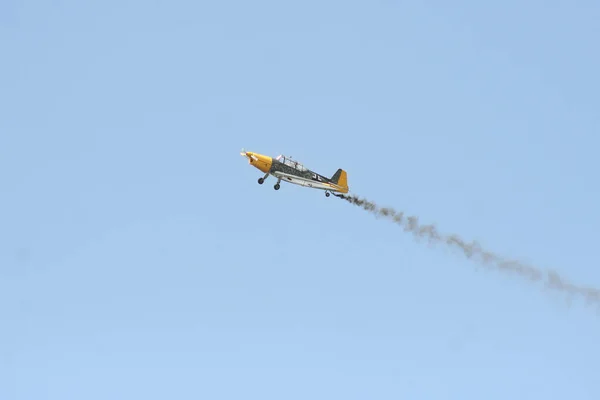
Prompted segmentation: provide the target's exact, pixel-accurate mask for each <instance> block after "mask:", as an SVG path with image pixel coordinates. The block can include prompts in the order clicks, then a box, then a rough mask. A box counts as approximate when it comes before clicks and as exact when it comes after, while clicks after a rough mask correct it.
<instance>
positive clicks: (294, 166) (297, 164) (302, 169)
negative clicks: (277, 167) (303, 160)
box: [275, 154, 308, 172]
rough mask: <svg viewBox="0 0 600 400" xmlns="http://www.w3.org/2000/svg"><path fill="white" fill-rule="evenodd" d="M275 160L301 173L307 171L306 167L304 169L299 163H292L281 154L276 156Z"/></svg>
mask: <svg viewBox="0 0 600 400" xmlns="http://www.w3.org/2000/svg"><path fill="white" fill-rule="evenodd" d="M275 159H276V160H277V161H279V162H282V163H284V164H285V165H287V166H289V167H292V168H295V169H297V170H298V171H302V172H304V171H308V169H306V167H304V165H302V164H300V163H299V162H297V161H294V160H292V159H291V158H289V157H286V156H284V155H282V154H280V155H278V156H277V157H276V158H275Z"/></svg>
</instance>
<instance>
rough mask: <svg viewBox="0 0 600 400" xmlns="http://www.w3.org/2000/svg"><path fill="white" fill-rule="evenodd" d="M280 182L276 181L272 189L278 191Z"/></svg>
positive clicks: (279, 180)
mask: <svg viewBox="0 0 600 400" xmlns="http://www.w3.org/2000/svg"><path fill="white" fill-rule="evenodd" d="M280 182H281V178H279V179H277V183H276V184H275V186H273V189H275V190H279V188H280V187H281V186H280V185H279V183H280Z"/></svg>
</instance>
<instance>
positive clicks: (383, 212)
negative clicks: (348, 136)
mask: <svg viewBox="0 0 600 400" xmlns="http://www.w3.org/2000/svg"><path fill="white" fill-rule="evenodd" d="M336 196H337V197H339V198H342V199H344V200H346V201H348V202H350V203H351V204H354V205H356V206H359V207H362V208H363V209H365V210H367V211H369V212H372V213H374V214H376V215H377V216H384V217H386V218H390V219H391V220H392V221H393V222H394V223H396V224H398V225H400V226H402V227H403V228H404V231H405V232H410V233H412V234H413V235H414V236H415V237H417V238H428V239H429V243H430V244H434V243H445V244H447V245H450V246H453V247H456V248H458V249H460V250H461V251H462V252H463V253H464V254H465V255H466V256H467V257H468V258H470V259H472V258H474V257H478V260H479V261H480V262H481V263H483V265H485V266H488V267H494V266H495V267H496V268H497V269H499V270H502V271H508V272H513V273H516V274H519V275H521V276H523V277H525V278H528V279H530V280H531V281H534V282H539V281H545V283H546V285H547V286H548V287H549V288H552V289H555V290H560V291H562V292H566V293H568V294H569V295H570V296H574V295H580V296H583V297H584V298H585V299H586V300H587V302H588V304H591V303H597V304H600V290H598V289H594V288H591V287H585V286H576V285H574V284H572V283H569V282H567V281H565V280H564V279H563V278H561V277H560V276H559V275H558V274H557V273H556V272H554V271H546V272H543V271H541V270H539V269H537V268H534V267H532V266H529V265H525V264H523V263H521V262H519V261H514V260H507V259H505V258H503V257H500V256H498V255H496V254H494V253H492V252H490V251H486V250H483V249H482V248H481V246H480V245H479V244H478V243H477V242H471V243H467V242H465V241H464V240H463V239H461V238H460V237H458V236H457V235H443V234H441V233H439V232H438V231H437V229H436V227H435V226H434V225H420V224H419V220H418V218H417V217H414V216H405V215H404V213H403V212H397V211H395V210H393V209H391V208H387V207H379V206H377V205H376V204H375V203H373V202H372V201H368V200H365V199H360V198H358V197H355V196H346V195H343V194H336Z"/></svg>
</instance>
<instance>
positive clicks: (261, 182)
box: [258, 174, 269, 185]
mask: <svg viewBox="0 0 600 400" xmlns="http://www.w3.org/2000/svg"><path fill="white" fill-rule="evenodd" d="M268 176H269V174H265V176H263V177H262V178H258V184H259V185H262V184H263V183H265V179H267V177H268Z"/></svg>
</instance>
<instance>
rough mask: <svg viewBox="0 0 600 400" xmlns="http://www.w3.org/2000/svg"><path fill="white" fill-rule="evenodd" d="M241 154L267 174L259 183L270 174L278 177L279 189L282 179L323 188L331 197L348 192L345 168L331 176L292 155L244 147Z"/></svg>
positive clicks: (277, 185) (276, 187)
mask: <svg viewBox="0 0 600 400" xmlns="http://www.w3.org/2000/svg"><path fill="white" fill-rule="evenodd" d="M240 155H242V156H244V157H246V158H248V163H249V164H250V165H252V166H253V167H255V168H257V169H259V170H260V171H262V172H264V173H265V175H264V176H263V177H261V178H258V183H259V184H260V185H262V184H263V183H264V182H265V179H267V178H268V177H269V175H273V176H274V177H275V178H277V183H275V185H274V186H273V188H274V189H275V190H279V188H280V186H281V185H280V183H281V181H283V182H289V183H293V184H295V185H300V186H305V187H310V188H313V189H321V190H324V191H325V196H327V197H329V194H330V193H332V194H333V195H334V196H337V197H341V195H339V194H336V193H348V191H349V188H348V174H347V173H346V171H344V170H343V169H341V168H340V169H338V170H337V171H336V172H335V174H333V176H332V177H331V178H327V177H325V176H323V175H320V174H318V173H316V172H314V171H311V170H310V169H308V168H306V167H305V166H304V165H302V164H301V163H299V162H298V161H295V160H292V158H291V157H288V156H284V155H281V154H280V155H278V156H277V157H275V158H272V157H270V156H266V155H263V154H259V153H254V152H251V151H245V150H244V149H242V151H241V152H240Z"/></svg>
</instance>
